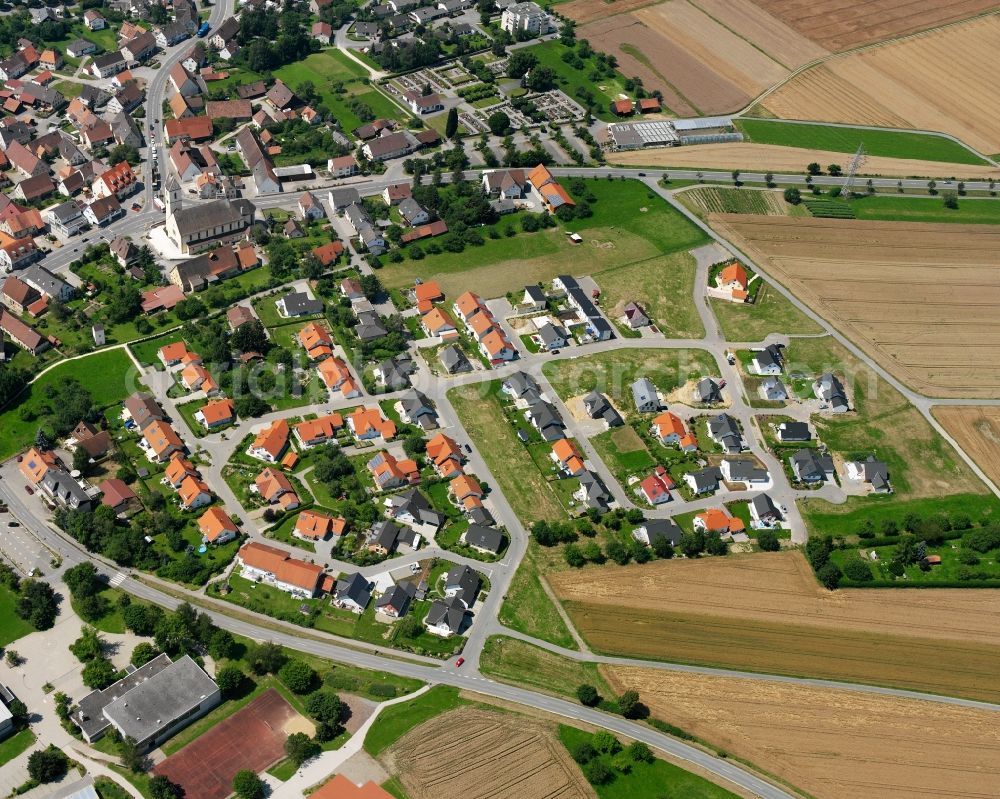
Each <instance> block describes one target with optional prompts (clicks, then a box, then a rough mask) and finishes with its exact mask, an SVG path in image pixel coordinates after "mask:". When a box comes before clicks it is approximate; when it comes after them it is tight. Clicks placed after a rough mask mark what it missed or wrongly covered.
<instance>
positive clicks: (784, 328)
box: [709, 283, 823, 341]
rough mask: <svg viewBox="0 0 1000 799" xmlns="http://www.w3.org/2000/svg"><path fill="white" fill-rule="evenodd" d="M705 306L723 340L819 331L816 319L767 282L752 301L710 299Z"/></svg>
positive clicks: (740, 339)
mask: <svg viewBox="0 0 1000 799" xmlns="http://www.w3.org/2000/svg"><path fill="white" fill-rule="evenodd" d="M709 306H710V307H711V309H712V311H713V313H714V314H715V318H716V319H717V320H718V322H719V327H720V328H721V329H722V335H723V336H725V338H726V340H727V341H763V340H764V338H765V337H766V336H767V335H768V334H770V333H786V334H792V335H799V334H805V335H809V334H814V333H822V332H823V329H822V328H821V327H820V326H819V325H818V324H817V323H816V322H814V321H813V320H812V319H810V318H809V317H808V316H806V315H805V314H804V313H802V311H800V310H799V309H798V308H796V307H795V306H794V305H792V303H791V300H789V299H787V298H786V297H785V296H784V295H783V294H780V293H779V292H778V291H776V290H775V289H774V287H773V286H771V285H769V284H767V283H764V284H762V285H761V287H760V289H759V290H758V291H757V298H756V300H755V301H754V302H753V303H744V304H737V303H735V302H726V301H725V300H711V301H710V302H709Z"/></svg>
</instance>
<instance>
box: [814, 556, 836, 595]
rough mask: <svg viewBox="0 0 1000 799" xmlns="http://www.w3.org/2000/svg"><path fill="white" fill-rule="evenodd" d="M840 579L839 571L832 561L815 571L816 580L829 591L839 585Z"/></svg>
mask: <svg viewBox="0 0 1000 799" xmlns="http://www.w3.org/2000/svg"><path fill="white" fill-rule="evenodd" d="M840 577H841V574H840V569H839V568H837V564H836V563H833V562H832V561H827V562H826V563H825V564H823V566H821V567H820V568H818V569H817V570H816V578H817V579H818V580H819V581H820V582H821V583H822V584H823V585H824V586H825V587H826V588H828V589H830V590H831V591H832V590H833V589H834V588H836V587H837V586H838V585H840Z"/></svg>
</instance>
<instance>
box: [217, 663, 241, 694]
mask: <svg viewBox="0 0 1000 799" xmlns="http://www.w3.org/2000/svg"><path fill="white" fill-rule="evenodd" d="M245 679H246V675H245V674H244V673H243V669H241V668H240V667H239V666H233V665H229V666H224V667H223V668H221V669H219V671H218V672H217V673H216V675H215V681H216V683H218V685H219V690H221V691H222V693H223V695H224V696H226V697H231V696H233V695H234V694H236V693H237V692H238V691H239V690H240V687H241V686H242V685H243V680H245Z"/></svg>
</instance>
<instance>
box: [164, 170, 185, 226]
mask: <svg viewBox="0 0 1000 799" xmlns="http://www.w3.org/2000/svg"><path fill="white" fill-rule="evenodd" d="M183 204H184V196H183V193H182V192H181V187H180V186H179V185H178V183H177V178H175V177H174V176H173V175H171V176H170V182H169V183H167V198H166V206H167V207H166V211H167V219H171V218H172V217H173V215H174V214H175V213H176V212H177V211H180V210H181V207H182V206H183Z"/></svg>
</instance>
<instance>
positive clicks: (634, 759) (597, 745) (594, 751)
mask: <svg viewBox="0 0 1000 799" xmlns="http://www.w3.org/2000/svg"><path fill="white" fill-rule="evenodd" d="M570 756H571V757H572V758H573V759H574V760H575V761H576V762H577V763H579V764H580V766H581V767H582V768H583V774H584V776H585V777H586V778H587V781H588V782H589V783H590V784H591V785H606V784H607V783H609V782H612V781H613V780H614V779H615V776H616V773H620V774H628V773H630V772H631V771H632V767H633V766H634V765H635V764H637V763H652V762H653V761H654V760H655V759H656V758H655V757H654V755H653V752H652V750H651V749H650V748H649V747H648V746H647V745H646V744H644V743H643V742H642V741H633V742H632V743H631V744H629V745H628V746H627V747H625V748H622V745H621V742H620V741H619V740H618V739H617V738H616V737H615V736H614V735H613V734H612V733H610V732H608V731H607V730H598V731H597V732H595V733H593V735H591V736H590V738H589V739H588V740H584V741H580V742H579V743H578V744H576V745H575V746H574V747H573V748H572V750H571V751H570Z"/></svg>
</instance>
